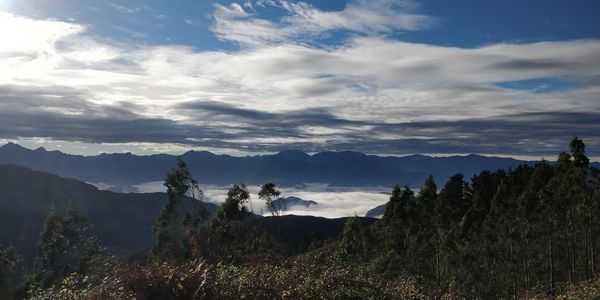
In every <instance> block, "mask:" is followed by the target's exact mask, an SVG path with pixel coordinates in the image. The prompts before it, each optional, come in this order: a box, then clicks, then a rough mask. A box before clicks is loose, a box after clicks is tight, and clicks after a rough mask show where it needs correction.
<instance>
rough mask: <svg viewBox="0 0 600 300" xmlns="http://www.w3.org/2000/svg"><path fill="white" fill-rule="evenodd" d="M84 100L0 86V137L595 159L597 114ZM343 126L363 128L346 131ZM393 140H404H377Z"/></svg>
mask: <svg viewBox="0 0 600 300" xmlns="http://www.w3.org/2000/svg"><path fill="white" fill-rule="evenodd" d="M82 97H85V95H82V94H78V93H77V92H76V91H74V90H71V89H68V88H60V87H56V88H50V89H19V88H14V87H7V86H4V87H0V138H5V139H16V138H22V137H31V138H33V137H44V138H51V139H55V140H65V141H82V142H88V143H128V142H147V143H173V144H182V145H189V146H195V147H212V148H223V149H237V150H240V149H242V150H246V151H280V150H283V149H289V148H297V149H302V150H305V151H342V150H354V151H361V152H365V153H388V154H409V153H470V152H477V153H489V154H498V153H504V154H515V155H555V154H556V153H557V152H558V151H561V150H564V148H565V146H566V144H567V143H568V140H569V139H570V138H572V137H573V136H575V135H578V136H580V137H582V138H584V139H586V138H589V139H588V140H586V141H587V142H588V145H589V146H590V147H589V150H590V154H592V155H598V154H600V151H598V150H600V149H599V148H600V144H598V138H597V135H598V132H600V122H598V120H600V113H599V112H543V113H542V112H537V113H522V114H509V115H504V116H498V117H494V118H486V119H466V120H459V121H430V122H425V121H420V122H404V123H385V122H372V121H355V120H348V119H343V118H339V117H336V116H334V115H333V114H332V113H331V112H330V111H328V110H327V109H324V108H323V109H306V110H301V111H289V112H286V113H270V112H264V111H258V110H252V109H243V108H239V107H234V106H231V105H226V104H222V103H218V102H211V101H192V102H186V103H184V104H180V105H179V106H178V107H177V109H176V111H177V112H178V113H181V114H187V115H188V116H190V117H193V118H194V121H195V122H192V123H181V122H175V121H172V120H167V119H161V118H145V117H143V116H140V115H138V114H136V113H134V112H133V111H132V110H130V109H129V108H128V107H119V106H99V105H92V104H90V103H89V102H86V101H83V100H82ZM65 112H71V113H65ZM222 124H230V125H228V126H225V127H224V126H223V125H222ZM306 126H320V127H323V128H327V129H332V130H333V129H339V131H338V132H335V133H330V134H318V133H314V132H313V133H310V132H307V131H305V130H304V128H305V127H306ZM348 127H352V128H363V129H360V130H356V129H354V130H347V131H345V130H344V129H345V128H348ZM226 129H235V130H233V131H231V130H226ZM390 135H392V136H393V135H395V136H402V138H396V139H389V138H382V136H390ZM424 136H426V138H423V137H424ZM290 137H292V138H297V139H296V140H295V141H294V140H292V141H290V142H286V143H275V142H273V143H269V142H262V143H249V142H247V140H248V139H251V140H252V139H266V138H272V139H273V138H274V139H278V138H279V139H289V138H290ZM314 138H318V139H319V140H318V142H316V141H312V139H314Z"/></svg>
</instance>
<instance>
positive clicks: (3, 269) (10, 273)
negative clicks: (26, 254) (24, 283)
mask: <svg viewBox="0 0 600 300" xmlns="http://www.w3.org/2000/svg"><path fill="white" fill-rule="evenodd" d="M22 261H23V259H22V258H21V256H19V255H18V254H17V251H16V250H15V248H14V247H12V246H9V247H2V245H0V299H12V297H13V291H12V290H13V288H14V287H15V285H16V283H17V279H18V278H17V277H18V276H17V273H18V269H19V265H20V264H21V262H22Z"/></svg>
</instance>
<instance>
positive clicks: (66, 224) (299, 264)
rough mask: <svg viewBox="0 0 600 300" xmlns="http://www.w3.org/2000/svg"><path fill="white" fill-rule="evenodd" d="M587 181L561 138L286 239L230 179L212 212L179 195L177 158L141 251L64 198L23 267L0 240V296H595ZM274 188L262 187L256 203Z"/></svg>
mask: <svg viewBox="0 0 600 300" xmlns="http://www.w3.org/2000/svg"><path fill="white" fill-rule="evenodd" d="M599 182H600V172H599V171H598V170H597V169H594V168H591V167H590V165H589V160H588V158H587V157H586V155H585V145H584V143H583V142H582V141H581V140H579V139H577V138H575V139H573V140H572V141H571V143H570V152H569V153H561V154H560V155H559V157H558V160H557V162H556V163H552V164H551V163H547V162H544V161H542V162H540V163H538V164H536V165H535V166H528V165H521V166H518V167H516V168H515V169H510V170H498V171H495V172H490V171H483V172H481V173H480V174H478V175H476V176H474V177H473V178H471V179H470V180H469V181H467V179H465V178H463V176H462V175H461V174H457V175H455V176H453V177H451V178H450V180H449V181H448V182H447V183H445V184H444V185H443V186H441V187H439V188H438V186H437V185H436V183H435V182H434V180H433V178H432V177H429V178H427V179H426V180H425V182H424V183H423V185H422V187H421V190H420V192H419V193H418V194H415V193H414V192H413V191H411V189H410V188H409V187H407V186H406V187H404V188H400V187H399V186H395V187H394V188H393V191H392V196H391V197H390V201H389V202H388V204H387V207H386V210H385V214H384V216H383V218H382V219H380V220H378V221H376V222H365V221H364V219H361V218H357V217H355V218H349V219H348V220H347V221H346V223H345V225H344V227H343V230H342V233H341V235H340V236H339V237H338V238H336V239H332V238H329V239H328V238H324V237H323V236H322V235H320V234H317V233H315V234H306V235H304V236H303V237H302V241H301V242H300V243H299V244H293V243H290V242H287V241H286V239H285V238H281V237H285V235H286V234H285V232H283V230H285V229H281V228H284V226H283V225H282V226H281V227H278V226H277V224H285V222H279V223H278V222H275V221H273V222H270V225H269V226H270V227H260V226H253V225H252V224H254V223H257V219H259V218H260V217H257V216H254V215H252V214H251V213H250V212H248V209H247V207H246V204H247V201H248V198H249V193H248V191H247V189H246V188H245V186H243V185H234V186H233V187H232V188H231V190H230V191H229V193H228V195H227V199H226V201H225V202H224V203H223V204H222V205H221V207H220V209H219V210H218V212H217V213H216V214H215V215H212V216H211V215H210V214H209V213H208V212H207V211H206V210H205V209H204V208H203V206H202V205H199V204H198V203H199V202H197V201H183V199H188V197H191V198H195V199H202V191H201V190H200V189H199V187H198V184H197V183H196V182H195V181H194V180H193V179H192V177H191V175H190V174H189V171H188V169H187V167H186V165H185V163H184V162H183V161H180V162H179V165H178V167H177V168H176V169H174V170H173V171H172V172H171V173H169V174H168V175H167V177H166V179H165V186H166V188H167V193H168V196H169V199H168V202H167V204H166V205H165V207H164V208H163V209H162V211H161V214H160V216H159V217H158V219H157V221H156V223H155V224H154V227H153V231H154V233H155V234H156V244H155V246H154V247H153V248H152V249H150V250H148V251H146V252H144V253H140V254H138V255H133V256H127V257H123V256H121V257H115V256H111V255H109V254H108V253H104V252H103V251H102V248H101V245H99V244H98V242H97V240H96V239H95V238H94V237H93V236H92V235H91V234H90V232H91V231H90V226H91V224H90V223H89V222H88V221H87V219H86V218H85V217H84V216H83V215H82V214H80V213H79V212H78V211H77V209H76V208H75V207H74V206H71V207H70V208H69V209H67V210H66V211H65V212H64V213H61V212H59V211H58V210H53V211H52V212H50V214H49V216H48V218H47V220H46V222H45V225H44V228H43V230H42V233H41V234H40V236H39V240H38V244H37V255H36V259H35V264H34V268H33V269H32V270H27V268H26V267H24V266H22V265H23V264H22V263H20V258H19V255H18V254H17V253H16V252H15V251H14V249H13V248H11V247H4V248H1V249H0V299H10V298H11V297H14V298H28V299H134V298H135V299H212V298H217V299H237V298H246V299H282V298H290V299H315V298H324V299H347V298H350V299H362V298H366V299H392V298H393V299H429V298H438V299H462V298H485V299H497V298H504V299H512V298H526V299H546V298H560V299H598V298H600V279H599V277H598V274H599V269H600V256H599V252H600V238H599V237H600V224H599V223H600V185H599ZM278 197H279V192H278V191H277V189H276V187H275V186H274V185H272V184H265V185H264V186H263V190H262V191H261V198H262V199H263V200H265V202H266V203H267V204H269V203H273V201H274V199H277V198H278ZM268 207H269V208H270V209H271V210H272V211H273V215H279V214H280V213H281V212H280V211H279V208H278V207H275V206H274V205H271V206H268ZM277 218H286V216H280V217H277V216H274V217H271V219H272V220H275V219H277ZM282 220H283V219H282ZM265 228H266V229H265ZM278 228H280V229H279V231H278ZM277 232H279V233H277ZM290 245H293V246H290ZM23 279H24V280H23Z"/></svg>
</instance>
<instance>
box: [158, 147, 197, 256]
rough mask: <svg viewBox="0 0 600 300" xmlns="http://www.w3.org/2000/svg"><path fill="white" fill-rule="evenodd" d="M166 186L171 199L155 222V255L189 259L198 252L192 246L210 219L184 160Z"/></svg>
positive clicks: (178, 162) (165, 183)
mask: <svg viewBox="0 0 600 300" xmlns="http://www.w3.org/2000/svg"><path fill="white" fill-rule="evenodd" d="M164 186H165V187H166V188H167V196H168V199H167V203H166V204H165V206H164V207H163V209H162V210H161V212H160V215H159V217H158V219H157V220H156V222H155V223H154V228H153V231H154V233H155V234H156V238H157V243H156V245H155V246H154V247H153V249H152V255H153V256H154V257H155V258H157V259H181V258H184V257H189V256H191V254H192V253H193V252H197V249H191V247H192V246H193V245H197V243H196V242H197V239H196V235H197V231H198V229H199V226H200V225H201V224H202V222H203V221H205V220H206V218H207V217H208V212H207V211H206V209H205V208H204V206H203V205H202V202H201V201H202V198H203V197H204V194H203V192H202V190H201V189H200V188H199V186H198V182H197V181H196V180H194V178H192V175H191V173H190V170H189V169H188V167H187V165H186V163H185V162H184V161H183V159H181V158H178V159H177V168H175V169H173V170H171V172H169V173H168V174H167V176H166V177H165V181H164Z"/></svg>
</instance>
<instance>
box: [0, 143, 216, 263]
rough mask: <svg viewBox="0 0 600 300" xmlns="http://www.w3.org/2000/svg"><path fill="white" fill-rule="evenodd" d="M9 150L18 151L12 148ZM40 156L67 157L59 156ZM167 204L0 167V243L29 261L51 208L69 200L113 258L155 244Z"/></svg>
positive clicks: (158, 197)
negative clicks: (156, 224)
mask: <svg viewBox="0 0 600 300" xmlns="http://www.w3.org/2000/svg"><path fill="white" fill-rule="evenodd" d="M9 149H11V150H12V149H16V150H18V151H22V150H21V149H17V148H15V146H9ZM25 153H27V152H25ZM44 153H46V154H47V155H62V157H65V156H64V154H62V153H58V152H44ZM166 199H167V196H166V194H165V193H149V194H135V193H127V194H123V193H114V192H110V191H102V190H98V189H97V188H96V187H94V186H93V185H90V184H87V183H84V182H81V181H78V180H75V179H68V178H62V177H59V176H57V175H53V174H48V173H43V172H37V171H33V170H30V169H28V168H24V167H20V166H14V165H0V229H1V230H0V244H3V245H7V244H12V245H14V246H15V247H16V248H17V249H18V251H19V253H20V254H22V255H24V256H25V257H26V258H27V259H31V258H32V257H33V255H34V251H35V243H36V239H37V237H38V235H39V233H40V231H41V229H42V225H43V223H44V220H45V218H46V216H47V215H48V213H49V211H50V208H51V207H52V206H55V207H57V208H58V209H61V210H64V208H65V207H66V206H67V205H68V203H69V201H72V202H73V203H74V204H75V205H76V206H77V208H78V209H79V210H80V211H81V212H82V213H83V214H84V215H85V216H86V217H88V218H89V220H90V221H91V222H92V223H93V224H94V231H95V234H96V236H97V237H98V238H99V239H100V242H101V244H102V246H103V247H107V248H108V249H109V250H110V251H111V252H114V253H125V252H129V251H134V250H138V249H143V248H147V247H150V246H151V245H153V243H154V234H153V233H152V225H153V224H154V221H155V220H156V218H157V217H158V214H159V212H160V210H161V208H162V207H163V206H164V204H165V201H166ZM204 206H205V207H206V208H207V209H208V210H209V211H210V212H214V211H215V210H216V205H214V204H211V203H204Z"/></svg>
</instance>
